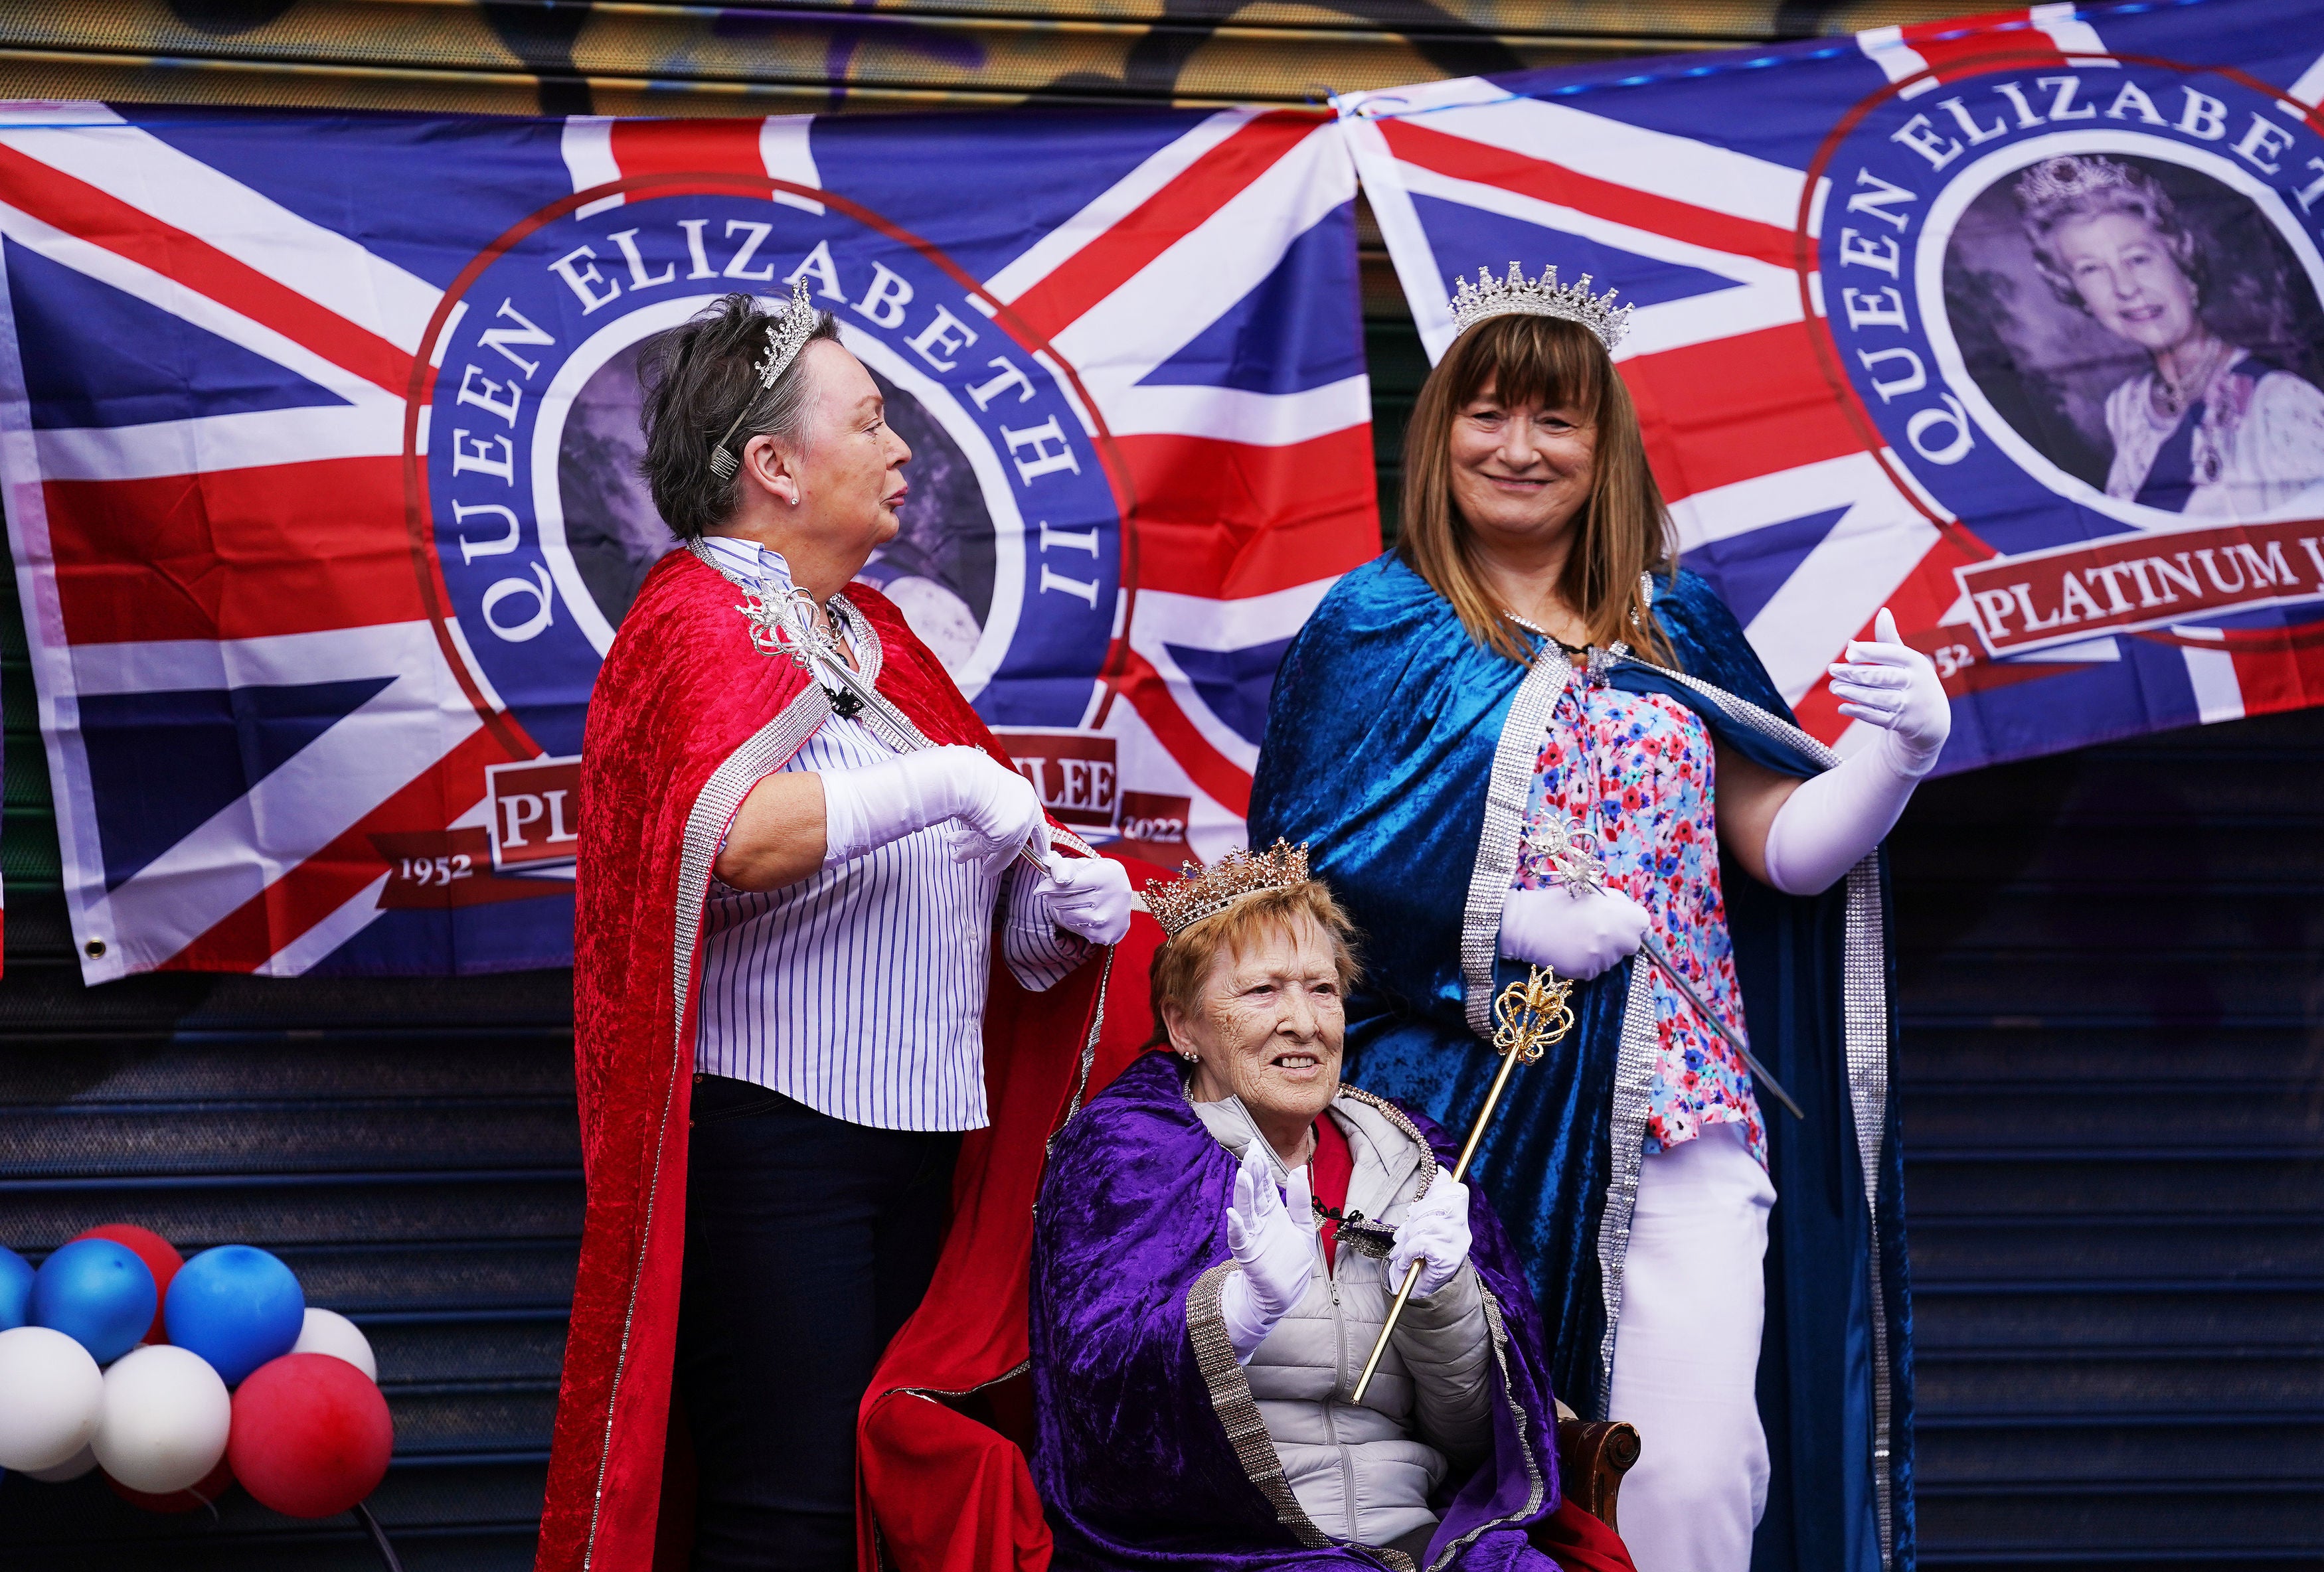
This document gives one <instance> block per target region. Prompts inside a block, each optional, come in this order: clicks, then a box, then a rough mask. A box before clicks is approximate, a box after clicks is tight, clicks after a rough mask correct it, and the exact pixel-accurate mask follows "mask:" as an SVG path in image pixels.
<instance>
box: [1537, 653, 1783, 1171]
mask: <svg viewBox="0 0 2324 1572" xmlns="http://www.w3.org/2000/svg"><path fill="white" fill-rule="evenodd" d="M1711 777H1712V763H1711V734H1710V732H1709V731H1706V730H1705V729H1704V727H1703V724H1702V722H1701V719H1700V718H1699V717H1698V716H1697V715H1696V714H1695V713H1694V712H1693V711H1692V710H1690V709H1688V708H1687V707H1686V706H1685V705H1684V704H1682V703H1679V702H1678V701H1677V700H1675V699H1671V698H1665V697H1664V696H1662V695H1661V694H1627V693H1623V692H1622V691H1620V690H1619V689H1617V688H1610V687H1605V686H1600V685H1591V684H1590V683H1589V681H1588V679H1587V677H1586V676H1584V675H1583V674H1582V673H1581V672H1579V671H1577V672H1576V673H1575V674H1574V679H1573V681H1572V682H1571V683H1569V684H1567V685H1566V689H1565V692H1564V693H1563V694H1561V695H1560V696H1559V698H1558V701H1557V705H1556V707H1555V708H1554V710H1552V711H1551V712H1550V722H1549V733H1548V735H1547V736H1546V737H1545V739H1544V740H1543V742H1542V748H1541V753H1540V756H1539V757H1538V758H1535V760H1534V770H1533V792H1532V795H1531V797H1530V798H1529V799H1528V801H1527V803H1526V820H1525V824H1524V826H1523V828H1522V831H1521V839H1520V841H1519V842H1518V848H1517V879H1516V882H1517V887H1519V888H1521V889H1539V888H1542V887H1545V886H1546V885H1549V884H1551V883H1552V882H1553V880H1552V878H1551V877H1550V873H1549V864H1548V860H1547V858H1546V857H1545V856H1543V855H1541V854H1539V853H1537V852H1535V850H1534V842H1535V840H1536V839H1538V838H1540V837H1539V830H1538V827H1539V826H1541V825H1543V824H1544V823H1545V822H1547V821H1549V820H1550V819H1552V818H1553V817H1554V818H1556V819H1561V820H1564V821H1568V822H1570V823H1577V824H1580V825H1581V826H1582V828H1584V829H1586V830H1588V831H1589V832H1591V834H1593V835H1594V836H1596V837H1597V841H1598V850H1599V851H1600V854H1601V855H1603V857H1604V858H1605V860H1606V872H1607V881H1608V883H1609V885H1611V886H1616V887H1619V888H1620V889H1621V890H1622V892H1623V893H1624V894H1626V895H1628V896H1629V897H1630V898H1631V899H1632V900H1635V901H1637V903H1638V904H1639V905H1641V906H1645V907H1646V914H1647V915H1648V917H1649V918H1650V919H1651V920H1652V922H1653V933H1654V939H1655V943H1656V944H1657V945H1659V946H1660V947H1661V949H1662V951H1663V953H1664V954H1665V955H1667V956H1669V957H1670V958H1671V960H1672V961H1674V962H1675V963H1676V964H1677V965H1678V966H1679V967H1680V968H1681V969H1682V970H1684V972H1685V973H1686V978H1687V980H1688V981H1689V982H1690V983H1692V985H1693V986H1694V988H1695V990H1696V991H1697V992H1698V993H1700V994H1701V995H1702V997H1704V998H1705V999H1707V1000H1709V1001H1710V1002H1711V1006H1712V1007H1714V1008H1716V1009H1717V1010H1718V1011H1719V1013H1720V1016H1722V1017H1723V1018H1724V1019H1725V1020H1726V1022H1727V1024H1728V1025H1730V1026H1732V1027H1734V1028H1735V1031H1736V1034H1738V1036H1743V1037H1744V1038H1745V1040H1746V1041H1748V1040H1749V1039H1748V1034H1747V1031H1746V1028H1745V1026H1744V1022H1743V996H1742V991H1741V989H1740V988H1738V986H1737V983H1736V980H1735V955H1734V947H1733V945H1732V944H1731V943H1730V942H1729V939H1728V934H1727V902H1726V898H1725V896H1723V895H1721V893H1720V885H1719V829H1718V825H1717V823H1715V822H1714V820H1713V818H1712V814H1711V804H1712V801H1713V795H1712V778H1711ZM1636 964H1637V965H1639V966H1646V967H1650V968H1652V970H1651V971H1650V973H1649V976H1650V977H1651V979H1652V982H1651V986H1652V987H1653V989H1654V1000H1655V1025H1656V1026H1657V1027H1658V1028H1659V1030H1660V1033H1661V1037H1662V1044H1661V1049H1660V1052H1659V1053H1656V1055H1655V1066H1654V1072H1653V1079H1652V1082H1651V1086H1650V1089H1649V1100H1648V1104H1647V1113H1646V1150H1647V1151H1648V1152H1649V1153H1655V1152H1660V1151H1663V1150H1665V1148H1667V1147H1671V1146H1675V1145H1678V1144H1679V1143H1680V1142H1682V1141H1691V1140H1692V1139H1693V1138H1694V1137H1695V1136H1696V1135H1699V1134H1700V1133H1701V1130H1702V1128H1703V1126H1706V1125H1727V1124H1733V1125H1740V1126H1743V1138H1744V1140H1745V1142H1746V1143H1747V1144H1748V1145H1749V1146H1750V1148H1751V1154H1752V1155H1753V1156H1754V1157H1757V1159H1758V1160H1759V1162H1760V1163H1761V1164H1762V1165H1765V1163H1766V1161H1767V1137H1766V1127H1765V1126H1763V1125H1762V1124H1761V1122H1760V1117H1759V1104H1758V1099H1757V1098H1756V1097H1755V1096H1753V1094H1752V1089H1751V1074H1750V1071H1748V1070H1747V1069H1745V1068H1744V1066H1743V1062H1742V1060H1741V1058H1740V1057H1739V1056H1738V1054H1737V1053H1736V1052H1735V1050H1734V1049H1733V1048H1731V1047H1729V1045H1728V1043H1727V1041H1726V1039H1725V1038H1723V1037H1721V1036H1720V1035H1719V1034H1718V1033H1717V1032H1715V1031H1713V1030H1711V1028H1710V1027H1708V1026H1705V1025H1702V1024H1701V1022H1700V1021H1699V1020H1697V1019H1696V1017H1695V1014H1694V1007H1693V1006H1692V1004H1689V1003H1688V1002H1687V999H1686V997H1685V996H1684V995H1683V994H1681V993H1680V992H1679V991H1678V990H1677V989H1676V988H1673V987H1672V986H1671V982H1670V979H1668V978H1667V977H1665V976H1664V975H1663V972H1662V969H1661V968H1660V967H1658V966H1654V964H1653V962H1651V961H1647V960H1646V957H1645V956H1644V955H1641V956H1639V957H1638V959H1637V962H1636Z"/></svg>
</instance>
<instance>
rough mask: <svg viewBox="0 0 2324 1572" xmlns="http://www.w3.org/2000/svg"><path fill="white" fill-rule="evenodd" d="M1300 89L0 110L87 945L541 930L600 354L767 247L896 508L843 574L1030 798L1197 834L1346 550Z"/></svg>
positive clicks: (1343, 192)
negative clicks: (812, 302)
mask: <svg viewBox="0 0 2324 1572" xmlns="http://www.w3.org/2000/svg"><path fill="white" fill-rule="evenodd" d="M1354 195H1355V177H1354V172H1353V169H1352V165H1351V162H1350V161H1349V158H1348V154H1347V152H1346V150H1345V146H1344V143H1343V142H1342V139H1341V137H1340V136H1339V134H1338V133H1337V131H1336V129H1335V128H1334V126H1333V124H1332V122H1331V120H1330V118H1329V117H1328V116H1327V115H1318V114H1306V113H1282V112H1259V111H1252V110H1234V111H1228V112H1224V113H1218V114H1202V113H1144V114H1130V115H1017V116H986V117H965V116H956V117H919V118H913V119H909V120H904V119H890V120H882V119H877V118H871V117H860V118H854V117H852V118H848V119H844V120H838V119H834V120H825V119H819V118H818V119H806V118H789V119H785V118H778V119H766V120H759V119H735V120H719V121H696V122H675V121H632V120H609V119H602V118H572V119H564V120H556V119H546V120H538V121H525V120H484V119H448V118H428V117H418V116H401V115H337V116H327V117H326V116H314V115H266V114H254V113H248V112H232V113H209V112H201V111H189V110H185V109H168V110H161V109H151V108H136V107H124V106H106V105H102V104H96V103H18V104H13V105H7V106H0V262H5V268H0V292H4V293H5V299H0V481H5V497H6V504H7V516H8V524H9V529H10V534H11V540H12V544H13V547H14V556H15V560H16V563H17V568H18V575H19V582H20V584H21V586H22V589H23V604H24V608H25V617H26V621H27V627H28V632H29V634H30V639H31V645H32V659H33V664H34V669H35V676H36V679H37V685H38V691H39V695H40V703H41V725H42V733H43V736H44V739H45V740H46V744H47V747H48V750H49V762H50V768H51V775H52V777H53V780H54V783H55V787H56V800H57V814H58V825H59V832H60V840H61V842H62V851H63V858H64V869H65V884H66V893H67V896H68V900H69V907H70V911H71V915H72V921H73V925H74V931H75V935H76V939H77V941H78V943H79V944H80V946H81V951H82V956H83V961H82V966H83V975H84V977H85V978H86V979H88V980H89V981H91V982H95V981H99V980H104V979H110V978H115V977H119V976H123V975H125V974H129V973H133V972H137V971H143V970H154V969H194V970H234V971H256V972H265V973H273V974H293V973H300V972H305V971H309V970H318V969H319V970H342V971H375V972H406V973H426V972H454V971H461V972H470V971H488V970H496V969H503V968H512V967H521V966H539V965H553V964H558V963H562V962H564V961H567V960H568V959H569V955H570V942H571V924H572V896H571V889H572V885H571V859H570V842H571V841H572V839H573V832H574V829H575V823H574V819H573V814H574V791H573V786H574V780H573V770H574V765H573V760H574V759H575V758H576V756H577V754H578V752H579V750H580V735H581V723H582V717H583V715H584V713H585V712H586V699H587V694H588V691H589V685H590V683H591V681H592V679H593V678H594V675H595V669H596V661H597V659H598V658H599V657H601V656H602V654H603V650H604V643H605V641H606V640H607V639H610V638H611V636H612V630H613V628H614V627H615V626H617V625H618V622H619V621H620V615H621V612H622V609H623V608H625V607H626V605H627V602H628V597H629V596H630V594H632V593H634V589H635V584H636V581H637V579H638V578H639V577H640V576H641V574H642V572H643V569H644V567H645V566H646V565H650V562H651V561H652V560H654V559H655V557H656V556H659V553H660V552H661V551H663V550H666V549H668V547H669V542H668V540H667V538H666V535H664V536H662V537H661V538H657V532H658V526H655V527H654V528H648V527H647V526H648V523H649V522H650V519H651V510H650V503H649V502H645V501H642V500H641V499H642V490H641V483H639V482H638V481H637V479H636V472H635V467H634V460H635V446H636V442H637V437H636V433H635V426H636V420H635V414H636V406H637V392H636V372H635V366H636V363H637V356H638V354H639V351H640V349H641V345H643V344H644V342H645V341H646V340H647V339H648V338H650V336H651V335H652V334H654V333H656V332H659V331H660V330H662V329H664V328H667V327H669V326H675V325H676V324H677V323H678V322H681V321H683V320H685V318H686V317H687V316H688V315H690V314H691V313H692V312H694V311H696V310H698V309H699V308H701V306H702V305H703V304H704V303H705V301H706V300H707V299H710V298H714V297H715V296H716V295H718V294H720V293H722V292H724V291H728V290H748V291H751V292H753V293H758V294H761V295H774V294H779V293H787V292H788V280H791V279H798V278H804V279H805V280H807V282H808V284H809V285H810V287H811V288H812V289H813V290H815V292H816V296H817V297H818V304H821V305H824V306H825V307H827V308H830V309H831V310H832V311H833V312H834V313H835V316H836V317H838V319H839V320H840V322H841V323H842V325H843V333H844V336H845V337H846V341H847V342H848V344H849V345H850V346H851V347H853V348H854V349H855V350H856V352H857V353H858V354H859V355H860V356H861V357H862V358H863V360H864V361H865V363H866V364H867V365H868V366H869V367H870V368H871V371H872V372H873V373H874V375H875V376H877V377H879V378H880V379H881V381H882V382H883V383H884V384H885V385H886V386H887V387H888V389H889V392H890V409H891V411H894V412H895V413H896V416H897V419H898V424H899V429H902V430H905V431H906V434H907V436H908V439H909V440H912V441H913V442H914V444H915V446H916V448H918V458H917V460H916V465H917V467H916V469H915V470H914V471H912V472H908V473H912V475H913V478H914V480H915V492H916V493H917V495H916V501H918V500H919V499H921V498H925V499H926V500H925V501H921V506H920V508H918V509H913V508H908V509H907V513H908V519H907V524H906V530H905V535H904V537H903V538H900V539H899V541H898V542H897V543H895V545H894V546H893V547H892V548H890V549H889V550H887V551H884V552H883V553H882V554H881V556H880V557H878V558H875V560H874V562H873V564H872V565H871V568H870V569H867V575H866V576H867V577H869V578H871V580H873V582H875V583H878V584H881V586H882V587H883V588H885V589H886V590H887V591H888V593H890V594H891V595H892V596H893V597H894V598H895V599H896V600H897V601H898V602H899V604H900V605H902V606H903V607H904V608H905V610H906V613H907V615H908V617H910V618H911V620H912V621H913V623H914V626H915V627H916V628H918V629H919V630H922V631H923V633H924V634H925V635H926V636H927V638H928V639H929V642H930V643H931V644H932V645H933V646H934V647H936V648H937V649H938V651H939V653H941V654H943V655H944V657H945V659H946V662H947V664H948V665H949V666H951V667H952V669H953V670H954V674H955V676H957V677H958V678H959V679H960V680H961V682H962V685H963V687H964V691H967V692H969V693H970V694H971V696H972V698H973V700H974V702H975V703H976V704H977V705H978V707H979V709H980V711H981V712H982V713H983V714H984V715H985V716H986V718H987V719H988V720H989V721H991V722H992V723H993V724H994V725H995V726H996V729H998V730H999V731H1001V733H1002V735H1003V736H1004V738H1005V739H1007V740H1009V741H1010V744H1011V747H1012V749H1016V750H1017V751H1018V752H1019V758H1020V768H1025V769H1026V772H1027V773H1028V775H1030V776H1031V777H1033V778H1034V779H1035V781H1036V782H1037V784H1038V785H1039V786H1041V788H1042V790H1043V793H1044V795H1045V796H1046V797H1047V799H1048V800H1049V801H1050V802H1051V804H1052V805H1053V807H1056V809H1057V810H1058V811H1059V812H1060V813H1061V814H1063V816H1065V818H1066V819H1067V821H1068V822H1069V823H1076V824H1077V825H1079V826H1080V827H1082V828H1083V829H1084V832H1086V833H1089V834H1091V835H1092V836H1093V838H1096V839H1104V838H1106V837H1109V836H1111V837H1114V838H1117V839H1120V840H1121V841H1125V842H1126V843H1128V844H1130V845H1131V846H1133V847H1136V848H1138V849H1139V850H1144V851H1147V852H1148V853H1149V854H1157V853H1163V852H1178V851H1185V852H1192V853H1194V854H1203V855H1207V854H1215V853H1216V851H1218V850H1221V849H1222V848H1223V847H1224V846H1226V845H1229V844H1232V843H1234V842H1236V841H1239V839H1240V821H1241V817H1242V815H1243V814H1244V812H1245V809H1246V806H1247V804H1248V796H1249V790H1250V774H1251V770H1252V768H1253V766H1254V764H1255V762H1256V758H1257V750H1258V745H1259V736H1260V728H1261V726H1262V724H1263V720H1264V714H1265V707H1266V695H1267V692H1268V685H1269V683H1270V681H1271V677H1272V674H1273V670H1274V666H1275V662H1276V657H1277V654H1278V653H1279V651H1280V649H1281V648H1282V646H1283V644H1284V643H1285V642H1286V641H1287V640H1288V639H1289V637H1290V636H1291V634H1292V633H1293V632H1294V631H1296V629H1297V627H1298V625H1299V623H1300V621H1302V620H1303V619H1304V618H1305V615H1306V613H1307V611H1309V610H1310V609H1311V608H1312V607H1313V606H1314V603H1315V602H1316V601H1317V600H1318V599H1319V598H1320V597H1321V595H1322V593H1323V591H1324V589H1325V588H1327V587H1328V585H1329V584H1330V582H1331V580H1332V578H1333V576H1334V575H1337V574H1338V573H1340V572H1342V571H1344V570H1345V569H1346V568H1348V567H1349V566H1351V565H1354V564H1356V563H1358V562H1360V561H1361V560H1363V559H1364V558H1365V557H1366V556H1369V555H1370V554H1371V553H1372V552H1373V551H1374V550H1375V549H1376V548H1377V542H1378V521H1377V516H1376V510H1375V505H1374V501H1373V492H1372V483H1371V455H1370V435H1369V389H1368V384H1367V382H1366V378H1365V375H1364V369H1363V363H1362V345H1361V328H1360V308H1359V298H1358V292H1357V280H1356V275H1355V259H1354V244H1353V198H1354Z"/></svg>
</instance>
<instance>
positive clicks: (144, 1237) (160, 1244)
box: [65, 1223, 201, 1510]
mask: <svg viewBox="0 0 2324 1572" xmlns="http://www.w3.org/2000/svg"><path fill="white" fill-rule="evenodd" d="M80 1239H110V1240H112V1241H113V1242H114V1243H115V1244H116V1245H119V1246H124V1247H125V1248H126V1249H127V1250H128V1251H129V1252H130V1254H132V1255H135V1256H136V1257H137V1259H139V1260H140V1261H143V1263H145V1268H146V1270H147V1271H149V1272H151V1273H152V1274H153V1287H154V1290H155V1292H156V1294H157V1295H158V1297H157V1298H156V1299H155V1300H154V1301H153V1324H152V1326H151V1327H149V1328H146V1330H145V1338H144V1340H145V1341H146V1342H148V1343H166V1342H168V1341H169V1340H170V1339H169V1337H168V1335H167V1334H165V1333H164V1332H163V1331H162V1330H161V1305H162V1303H163V1302H164V1301H167V1300H168V1299H169V1297H170V1279H171V1278H172V1277H175V1276H177V1275H178V1268H179V1267H180V1266H183V1265H184V1264H186V1258H185V1257H184V1256H182V1255H179V1254H178V1250H177V1246H174V1245H172V1244H171V1243H170V1241H169V1240H167V1239H164V1238H163V1237H161V1235H159V1234H157V1233H155V1232H154V1231H153V1230H152V1229H151V1228H145V1227H139V1226H138V1225H137V1224H135V1223H99V1224H98V1225H97V1227H93V1228H91V1229H89V1230H88V1232H87V1233H85V1234H75V1235H74V1236H72V1238H71V1239H68V1240H66V1241H65V1243H67V1244H72V1243H73V1242H74V1241H76V1240H80ZM194 1488H195V1489H197V1490H199V1489H200V1488H201V1486H200V1485H196V1486H194ZM179 1510H185V1509H182V1508H180V1509H179Z"/></svg>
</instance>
